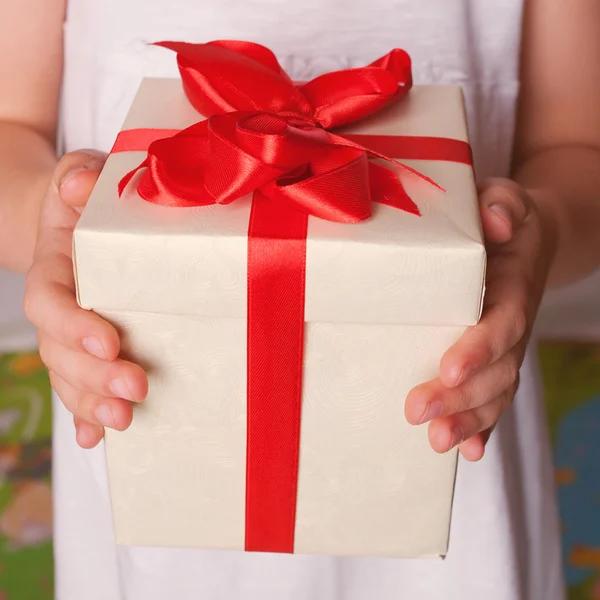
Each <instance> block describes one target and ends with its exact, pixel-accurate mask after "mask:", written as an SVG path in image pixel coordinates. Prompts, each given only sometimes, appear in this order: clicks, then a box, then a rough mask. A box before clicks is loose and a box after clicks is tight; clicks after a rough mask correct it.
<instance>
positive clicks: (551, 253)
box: [527, 189, 564, 281]
mask: <svg viewBox="0 0 600 600" xmlns="http://www.w3.org/2000/svg"><path fill="white" fill-rule="evenodd" d="M527 192H528V194H529V196H530V197H531V199H532V200H533V204H534V206H535V211H536V213H537V219H538V221H539V226H540V237H541V247H540V258H541V260H542V262H543V264H544V266H545V267H546V269H547V271H548V274H549V280H550V281H551V276H550V273H551V271H552V266H553V264H554V261H555V258H556V255H557V254H558V250H559V246H560V237H561V223H564V220H563V219H562V216H561V210H560V206H561V203H560V199H559V198H558V195H557V194H556V193H555V192H553V191H551V190H541V189H533V190H527Z"/></svg>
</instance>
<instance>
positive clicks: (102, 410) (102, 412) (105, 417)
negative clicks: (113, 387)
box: [94, 404, 115, 429]
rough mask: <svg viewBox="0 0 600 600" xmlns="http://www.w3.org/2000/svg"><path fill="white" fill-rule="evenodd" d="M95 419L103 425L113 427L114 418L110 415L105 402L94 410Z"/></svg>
mask: <svg viewBox="0 0 600 600" xmlns="http://www.w3.org/2000/svg"><path fill="white" fill-rule="evenodd" d="M94 414H95V416H96V419H98V423H100V424H102V425H104V426H105V427H112V428H113V429H114V427H115V419H114V417H113V415H112V412H111V410H110V408H109V407H108V406H107V405H106V404H100V406H98V407H97V408H96V411H95V412H94Z"/></svg>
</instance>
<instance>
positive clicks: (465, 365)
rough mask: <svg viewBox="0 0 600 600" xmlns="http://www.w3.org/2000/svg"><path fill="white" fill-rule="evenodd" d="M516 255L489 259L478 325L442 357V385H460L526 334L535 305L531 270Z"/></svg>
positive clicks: (511, 254) (523, 260)
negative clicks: (483, 300)
mask: <svg viewBox="0 0 600 600" xmlns="http://www.w3.org/2000/svg"><path fill="white" fill-rule="evenodd" d="M526 260H527V259H525V258H523V257H522V256H520V254H519V253H507V254H504V253H503V254H500V255H494V256H491V257H490V260H489V263H488V265H489V266H488V289H487V291H486V298H485V306H484V310H483V314H482V317H481V320H480V321H479V323H478V324H477V325H475V326H473V327H469V328H468V329H467V330H466V331H465V333H464V334H463V335H462V336H461V338H460V339H459V340H458V342H456V344H454V345H453V346H452V347H451V348H450V349H449V350H448V351H447V352H446V353H445V354H444V356H443V357H442V360H441V361H440V378H441V380H442V381H443V383H444V385H447V386H448V387H453V386H457V385H460V384H461V383H462V382H464V381H465V380H466V379H467V378H468V377H469V376H471V375H472V374H473V373H474V372H475V371H477V370H478V369H480V368H481V367H483V366H485V365H489V364H490V363H492V362H494V361H495V360H498V358H500V357H501V356H503V355H504V354H506V353H507V352H508V351H510V350H511V349H512V348H514V347H515V346H516V345H517V344H519V342H521V341H522V340H523V338H524V337H526V336H527V335H528V333H529V329H530V326H531V323H532V322H533V313H534V311H535V307H536V305H537V303H536V301H535V300H534V299H533V296H536V297H537V294H534V285H535V284H534V276H533V274H532V272H531V271H532V270H533V269H532V268H531V269H530V268H529V266H528V265H526V264H524V263H525V262H526Z"/></svg>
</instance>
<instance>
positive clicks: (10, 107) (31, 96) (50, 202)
mask: <svg viewBox="0 0 600 600" xmlns="http://www.w3.org/2000/svg"><path fill="white" fill-rule="evenodd" d="M65 6H66V0H0V88H1V89H2V94H1V95H0V267H8V268H10V269H14V270H17V271H21V272H25V271H27V289H26V293H25V302H24V308H25V313H26V314H27V317H28V318H29V320H30V321H31V322H32V323H33V324H34V325H35V326H36V327H37V337H38V343H39V352H40V356H41V357H42V360H43V361H44V363H45V364H46V366H47V367H48V370H49V375H50V381H51V383H52V386H53V387H54V389H55V390H56V391H57V393H58V395H59V396H60V399H61V400H62V402H63V404H64V405H65V406H66V408H67V409H68V410H70V411H71V412H72V413H73V415H74V419H75V426H76V429H77V440H78V442H79V444H80V445H82V446H85V447H90V446H94V445H95V444H97V443H98V441H99V440H100V439H101V437H102V435H103V433H104V426H110V427H114V428H117V429H124V428H126V427H127V426H128V425H129V423H130V422H131V418H132V408H131V402H130V401H141V400H143V399H144V397H145V395H146V391H147V379H146V375H145V373H144V371H143V369H142V368H141V367H139V366H138V365H134V364H133V363H130V362H127V361H125V360H121V359H119V358H118V355H119V348H120V344H119V336H118V333H117V331H116V330H115V329H114V327H113V326H112V325H110V324H109V323H108V322H106V321H104V320H103V319H101V318H100V317H99V316H98V315H96V314H95V313H93V312H91V311H86V310H83V309H81V308H79V306H78V305H77V301H76V297H75V284H74V281H73V263H72V260H71V241H72V235H73V228H74V227H75V225H76V223H77V220H78V218H79V214H80V211H81V209H82V207H83V206H84V205H85V203H86V202H87V199H88V197H89V194H90V193H91V191H92V188H93V187H94V184H95V182H96V180H97V178H98V175H99V173H100V171H101V169H102V166H103V164H104V160H105V159H104V156H103V155H101V154H99V153H97V152H93V151H85V152H82V151H79V152H73V153H70V154H67V155H66V156H65V157H63V158H62V159H61V160H60V161H59V162H57V157H56V154H55V146H56V128H57V121H58V104H59V92H60V84H61V78H62V29H63V21H64V14H65Z"/></svg>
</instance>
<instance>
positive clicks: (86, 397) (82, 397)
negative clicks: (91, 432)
mask: <svg viewBox="0 0 600 600" xmlns="http://www.w3.org/2000/svg"><path fill="white" fill-rule="evenodd" d="M50 383H51V384H52V387H53V388H54V390H55V391H56V393H57V395H58V397H59V398H60V399H61V401H62V403H63V404H64V405H65V408H66V409H67V410H68V411H69V412H70V413H72V414H73V415H74V416H76V417H78V418H79V419H81V420H83V421H87V422H88V423H92V424H94V425H102V426H103V427H110V428H111V429H116V430H118V431H124V430H125V429H127V428H128V427H129V425H131V421H132V419H133V407H132V404H131V402H128V401H127V400H123V399H121V398H109V397H105V396H98V395H97V394H91V393H89V392H82V391H80V390H78V389H76V388H74V387H73V386H71V385H70V384H69V383H67V382H66V381H65V380H64V379H63V378H62V377H60V376H59V375H57V374H56V373H54V372H52V371H51V372H50Z"/></svg>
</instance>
